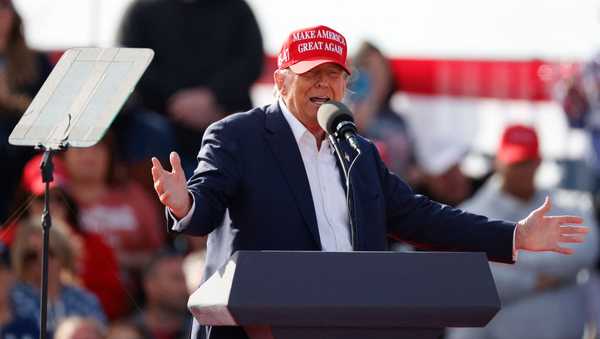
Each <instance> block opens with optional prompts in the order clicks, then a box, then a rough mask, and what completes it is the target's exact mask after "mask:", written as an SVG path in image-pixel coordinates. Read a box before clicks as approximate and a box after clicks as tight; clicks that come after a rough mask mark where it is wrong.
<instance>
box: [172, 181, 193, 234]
mask: <svg viewBox="0 0 600 339" xmlns="http://www.w3.org/2000/svg"><path fill="white" fill-rule="evenodd" d="M188 192H189V191H188ZM189 193H190V195H191V196H192V207H191V208H190V210H189V212H188V213H187V214H186V215H185V217H183V218H181V219H180V220H177V217H175V215H173V212H171V209H170V208H168V207H167V208H166V211H167V218H170V219H171V220H172V221H173V226H172V227H171V230H172V231H175V232H181V231H183V230H184V229H185V228H186V227H188V225H189V224H190V220H191V219H192V215H194V210H195V209H196V198H195V197H194V195H193V194H192V192H189Z"/></svg>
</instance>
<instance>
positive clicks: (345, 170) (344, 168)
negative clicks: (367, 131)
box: [327, 133, 361, 250]
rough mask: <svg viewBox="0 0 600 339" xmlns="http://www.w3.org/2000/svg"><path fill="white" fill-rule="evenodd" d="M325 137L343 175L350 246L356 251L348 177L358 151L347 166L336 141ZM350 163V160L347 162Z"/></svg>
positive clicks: (352, 203)
mask: <svg viewBox="0 0 600 339" xmlns="http://www.w3.org/2000/svg"><path fill="white" fill-rule="evenodd" d="M327 137H328V138H329V142H331V144H332V145H333V149H334V150H335V154H336V155H337V157H338V160H339V162H340V164H341V166H342V172H343V173H344V177H345V178H344V179H346V180H345V183H346V205H347V206H348V220H349V221H350V240H351V244H352V249H353V250H356V240H357V236H356V233H357V230H356V223H355V222H354V200H353V199H352V198H353V196H352V194H351V192H352V191H351V190H352V184H351V180H352V179H351V177H350V173H351V171H352V168H353V166H354V163H355V162H356V160H357V159H358V157H360V154H361V153H360V150H358V149H357V151H358V153H357V155H356V157H355V158H354V160H353V161H352V162H351V163H350V166H348V164H347V163H346V162H345V161H344V157H343V156H342V151H341V149H340V146H339V144H338V142H337V139H336V138H335V137H334V136H333V135H331V134H329V133H328V134H327ZM348 161H350V160H348Z"/></svg>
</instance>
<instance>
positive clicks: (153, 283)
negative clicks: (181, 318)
mask: <svg viewBox="0 0 600 339" xmlns="http://www.w3.org/2000/svg"><path fill="white" fill-rule="evenodd" d="M156 265H157V267H156V268H155V269H154V270H155V272H154V273H152V274H151V276H150V277H149V278H147V281H146V282H145V284H146V294H147V297H148V302H149V303H153V304H155V305H157V306H160V307H161V308H162V309H163V310H165V311H169V312H174V313H180V312H185V311H186V304H187V298H188V290H187V286H186V284H185V275H184V273H183V259H182V258H181V257H178V256H173V257H168V258H164V259H162V260H161V261H160V262H159V263H157V264H156Z"/></svg>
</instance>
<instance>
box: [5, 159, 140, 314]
mask: <svg viewBox="0 0 600 339" xmlns="http://www.w3.org/2000/svg"><path fill="white" fill-rule="evenodd" d="M41 159H42V156H41V155H37V156H35V157H33V158H32V159H31V160H30V161H29V162H28V163H27V164H26V165H25V168H24V170H23V176H22V180H21V184H22V191H20V192H19V194H17V197H18V198H17V199H16V200H17V202H18V204H19V205H18V206H22V205H23V204H25V203H26V202H27V200H29V206H28V208H27V209H26V210H25V212H24V214H23V216H22V218H21V219H23V220H25V221H29V220H31V221H32V222H35V221H37V220H40V218H41V215H42V211H43V207H44V183H43V182H42V177H41V172H40V168H39V165H40V162H41ZM53 164H54V180H53V181H52V183H51V185H50V187H51V189H50V213H51V216H52V220H53V221H56V225H55V226H53V227H61V226H66V227H65V228H64V229H60V231H62V232H63V233H65V234H66V235H67V236H68V238H69V242H70V243H71V245H72V246H73V247H74V248H76V253H78V256H77V258H76V272H75V273H76V276H77V277H78V278H79V280H81V283H82V284H83V286H84V287H85V288H87V289H89V290H90V291H91V292H92V293H94V294H95V295H96V296H97V297H98V299H99V300H100V302H101V303H102V308H103V309H104V312H105V313H106V315H107V316H108V317H109V318H110V319H117V318H119V317H122V316H124V315H125V313H126V312H127V310H128V308H129V307H128V300H127V297H126V291H125V288H124V286H123V283H122V279H121V276H120V271H119V266H118V263H117V259H116V257H115V254H114V251H113V249H112V248H111V247H109V246H108V245H107V244H106V242H105V241H104V239H103V238H102V236H100V235H99V234H96V233H94V232H89V231H86V230H84V229H82V228H81V226H80V223H79V207H78V206H77V204H76V203H75V201H74V199H73V198H72V197H71V195H70V194H69V193H68V191H67V190H66V189H67V188H68V183H69V179H68V176H67V172H66V168H65V165H64V164H63V162H62V160H61V159H60V158H59V157H55V158H54V159H53ZM19 195H20V197H19ZM31 196H32V198H33V199H29V197H31ZM17 228H18V224H14V225H11V227H10V228H9V229H8V232H6V233H5V235H4V237H0V239H1V238H4V239H5V241H7V242H8V243H10V237H9V236H8V235H9V234H11V233H13V232H14V231H15V230H16V229H17Z"/></svg>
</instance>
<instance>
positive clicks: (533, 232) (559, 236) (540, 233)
mask: <svg viewBox="0 0 600 339" xmlns="http://www.w3.org/2000/svg"><path fill="white" fill-rule="evenodd" d="M551 207H552V204H551V202H550V198H548V197H546V201H544V204H543V205H542V206H540V207H539V208H537V209H536V210H534V211H533V212H531V214H529V216H527V218H525V219H523V220H521V221H519V222H518V224H517V234H516V236H515V248H516V249H517V250H527V251H538V252H539V251H551V252H557V253H562V254H573V252H574V250H573V249H572V248H568V247H562V246H561V244H564V243H581V242H583V241H584V240H585V235H586V234H587V233H588V231H589V229H588V228H587V227H584V226H573V225H580V224H582V223H583V219H582V218H581V217H577V216H565V215H562V216H546V213H547V212H548V211H550V208H551Z"/></svg>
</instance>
